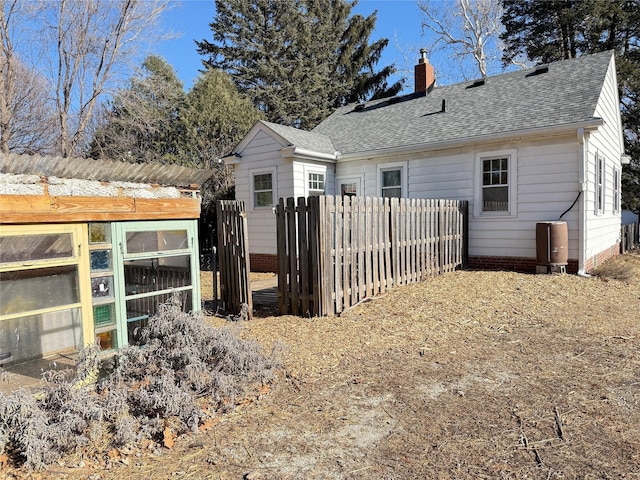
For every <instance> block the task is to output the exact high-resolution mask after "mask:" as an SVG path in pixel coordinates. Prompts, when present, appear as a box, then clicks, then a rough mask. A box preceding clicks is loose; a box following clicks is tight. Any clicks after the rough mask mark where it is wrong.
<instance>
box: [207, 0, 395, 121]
mask: <svg viewBox="0 0 640 480" xmlns="http://www.w3.org/2000/svg"><path fill="white" fill-rule="evenodd" d="M353 5H354V4H353V3H350V2H346V1H344V0H251V1H246V0H216V16H215V18H214V20H213V22H212V23H211V24H210V27H211V30H212V32H213V42H209V41H208V40H203V41H201V42H196V43H197V45H198V52H199V53H200V54H202V55H204V56H207V57H208V58H207V60H206V62H205V63H206V64H207V65H209V66H211V67H214V68H220V69H222V70H224V71H225V72H227V73H228V74H229V75H230V76H231V77H232V79H233V80H234V82H235V83H236V84H237V85H238V87H239V89H240V91H241V92H243V93H246V94H248V95H249V97H250V98H251V100H252V101H253V103H254V105H255V106H256V107H257V108H259V109H260V110H261V111H262V112H263V113H264V115H265V117H266V118H267V120H269V121H272V122H276V123H281V124H285V125H291V126H295V127H301V128H307V129H309V128H312V127H313V126H315V125H316V124H317V123H319V122H320V121H321V120H322V119H323V118H324V117H326V116H327V115H328V114H329V113H330V112H331V111H332V110H333V109H334V108H335V107H337V106H340V105H343V104H345V103H347V102H353V101H361V100H365V99H367V98H371V97H375V98H377V97H382V96H388V95H394V94H395V93H397V92H399V91H400V89H401V87H402V86H401V84H399V83H396V84H394V85H392V86H389V85H388V83H387V79H388V77H389V76H390V75H391V74H392V73H393V71H394V69H393V67H391V66H388V67H385V68H383V69H382V70H380V71H375V66H376V65H377V63H378V61H379V60H380V56H381V54H382V51H383V49H384V48H385V47H386V45H387V43H388V40H386V39H382V40H379V41H377V42H374V43H372V44H370V43H369V36H370V35H371V32H372V31H373V28H374V26H375V21H376V17H375V14H372V15H371V16H369V17H367V18H363V17H362V16H360V15H354V16H351V10H352V8H353Z"/></svg>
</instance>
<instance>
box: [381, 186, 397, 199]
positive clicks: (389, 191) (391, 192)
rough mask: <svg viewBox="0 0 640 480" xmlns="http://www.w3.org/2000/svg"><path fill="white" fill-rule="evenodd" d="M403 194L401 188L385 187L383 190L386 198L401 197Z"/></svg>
mask: <svg viewBox="0 0 640 480" xmlns="http://www.w3.org/2000/svg"><path fill="white" fill-rule="evenodd" d="M401 195H402V189H401V188H385V189H384V190H383V191H382V196H383V197H384V198H400V196H401Z"/></svg>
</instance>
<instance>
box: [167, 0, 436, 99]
mask: <svg viewBox="0 0 640 480" xmlns="http://www.w3.org/2000/svg"><path fill="white" fill-rule="evenodd" d="M376 10H377V12H378V15H377V21H376V29H375V31H374V32H373V34H372V35H371V37H370V39H371V40H372V41H375V40H378V39H380V38H388V39H389V45H388V46H387V48H386V49H385V52H384V55H383V58H382V59H381V61H380V63H379V64H378V66H379V67H381V66H383V65H389V64H392V63H394V64H395V65H396V68H398V70H399V75H401V76H404V77H406V78H408V79H409V82H408V83H407V84H406V85H405V87H406V89H405V91H407V90H408V91H410V90H411V89H412V88H413V73H412V72H413V65H414V64H415V63H416V61H417V59H418V58H419V50H420V48H421V47H422V46H424V45H423V44H422V43H421V42H422V41H423V39H422V36H421V32H422V27H421V21H422V19H421V13H420V9H419V8H418V5H417V3H416V1H415V0H360V2H359V3H358V5H357V6H356V7H355V9H354V10H353V11H352V12H353V13H355V14H360V15H363V16H368V15H370V14H371V13H373V12H374V11H376ZM214 16H215V3H214V1H213V0H182V1H181V2H180V3H178V2H175V3H173V4H172V7H171V9H170V10H169V11H168V12H166V13H165V15H164V18H163V26H164V27H165V28H167V29H169V30H171V31H172V32H174V33H176V34H180V36H179V38H175V39H171V40H165V41H163V42H161V43H160V44H159V45H158V48H157V49H154V50H155V51H154V53H157V54H159V55H161V56H163V57H164V58H165V59H166V60H167V62H169V64H171V65H172V66H173V68H175V70H176V72H177V73H178V76H179V77H180V79H181V80H182V81H183V82H184V84H185V87H186V88H187V89H188V88H190V87H191V85H192V83H193V80H194V78H195V77H196V76H197V75H198V70H199V69H201V68H202V59H203V57H202V56H201V55H198V53H197V52H196V45H195V43H194V40H202V39H204V38H206V39H208V40H211V39H212V34H211V29H210V28H209V23H210V22H211V21H212V20H213V18H214Z"/></svg>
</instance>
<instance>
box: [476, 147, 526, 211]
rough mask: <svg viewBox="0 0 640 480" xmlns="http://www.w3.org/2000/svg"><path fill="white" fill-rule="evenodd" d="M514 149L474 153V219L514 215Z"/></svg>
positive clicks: (515, 194)
mask: <svg viewBox="0 0 640 480" xmlns="http://www.w3.org/2000/svg"><path fill="white" fill-rule="evenodd" d="M517 160H518V159H517V150H515V149H510V150H501V151H496V152H480V153H477V154H476V181H475V189H474V190H475V200H474V212H473V213H474V215H475V216H487V217H492V216H516V215H517V205H516V199H517Z"/></svg>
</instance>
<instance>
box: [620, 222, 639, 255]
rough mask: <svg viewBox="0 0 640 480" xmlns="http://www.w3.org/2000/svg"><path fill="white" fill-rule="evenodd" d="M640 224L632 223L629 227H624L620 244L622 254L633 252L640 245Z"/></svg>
mask: <svg viewBox="0 0 640 480" xmlns="http://www.w3.org/2000/svg"><path fill="white" fill-rule="evenodd" d="M639 226H640V224H637V223H631V224H629V225H622V230H621V234H620V236H621V242H620V252H621V253H627V252H628V251H629V250H633V249H634V248H636V247H638V246H639V245H640V238H639V237H640V228H638V227H639Z"/></svg>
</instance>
